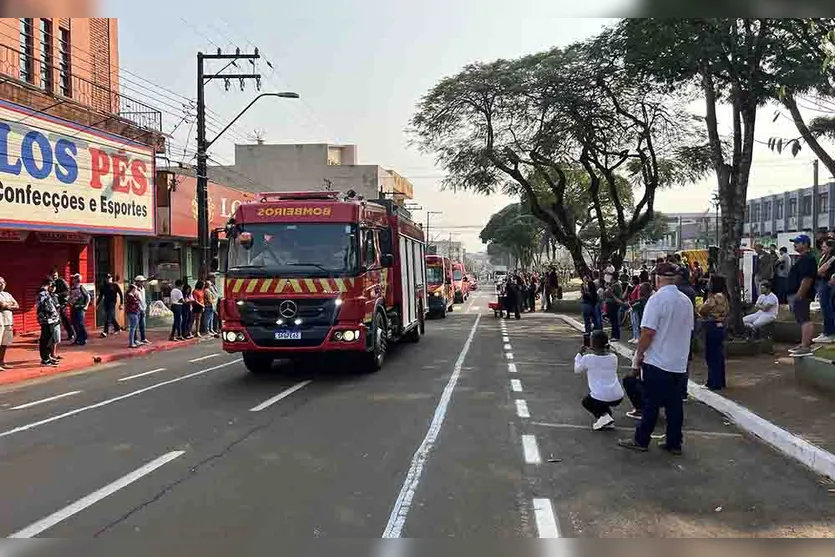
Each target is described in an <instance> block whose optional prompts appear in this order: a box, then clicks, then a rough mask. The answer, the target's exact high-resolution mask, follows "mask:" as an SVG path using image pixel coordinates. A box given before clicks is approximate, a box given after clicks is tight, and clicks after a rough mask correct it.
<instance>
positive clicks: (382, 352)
mask: <svg viewBox="0 0 835 557" xmlns="http://www.w3.org/2000/svg"><path fill="white" fill-rule="evenodd" d="M386 333H387V331H386V322H385V319H383V315H382V314H381V313H380V312H376V313H375V314H374V319H373V321H372V322H371V329H369V331H368V334H369V342H370V350H369V351H368V352H367V353H365V354H364V357H363V365H362V367H363V369H364V370H365V371H367V372H368V373H376V372H378V371H380V370H381V369H382V368H383V362H384V361H385V359H386V351H387V350H388V335H387V334H386Z"/></svg>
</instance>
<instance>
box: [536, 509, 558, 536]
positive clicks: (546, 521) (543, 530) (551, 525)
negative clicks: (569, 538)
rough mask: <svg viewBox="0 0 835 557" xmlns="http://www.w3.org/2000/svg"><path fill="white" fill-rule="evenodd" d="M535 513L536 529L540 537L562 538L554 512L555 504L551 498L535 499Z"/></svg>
mask: <svg viewBox="0 0 835 557" xmlns="http://www.w3.org/2000/svg"><path fill="white" fill-rule="evenodd" d="M533 514H534V517H535V518H536V531H537V533H538V534H539V537H540V538H561V537H562V536H561V535H560V527H559V524H557V517H556V515H555V514H554V505H552V504H551V500H550V499H534V500H533Z"/></svg>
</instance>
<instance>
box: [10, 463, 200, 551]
mask: <svg viewBox="0 0 835 557" xmlns="http://www.w3.org/2000/svg"><path fill="white" fill-rule="evenodd" d="M183 454H185V451H172V452H170V453H168V454H164V455H162V456H161V457H159V458H157V459H156V460H152V461H151V462H149V463H148V464H146V465H145V466H143V467H142V468H139V469H137V470H134V471H133V472H131V473H130V474H128V475H126V476H122V477H121V478H119V479H118V480H116V481H115V482H113V483H111V484H108V485H106V486H104V487H103V488H101V489H99V490H97V491H94V492H93V493H91V494H90V495H87V496H86V497H82V498H81V499H79V500H78V501H76V502H75V503H72V504H70V505H68V506H66V507H64V508H63V509H61V510H60V511H57V512H54V513H52V514H51V515H49V516H48V517H46V518H44V519H42V520H39V521H37V522H35V523H34V524H32V525H30V526H27V527H26V528H24V529H23V530H20V531H18V532H15V533H14V534H12V535H11V536H9V537H10V538H33V537H35V536H37V535H38V534H40V533H41V532H43V531H44V530H48V529H49V528H52V527H53V526H55V525H56V524H58V523H59V522H63V521H65V520H66V519H68V518H70V517H71V516H73V515H76V514H78V513H80V512H81V511H83V510H84V509H86V508H87V507H91V506H93V505H95V504H96V503H98V502H99V501H101V500H102V499H104V498H106V497H109V496H111V495H113V494H114V493H116V492H117V491H119V490H120V489H122V488H125V487H127V486H129V485H130V484H132V483H133V482H135V481H136V480H139V479H141V478H142V477H144V476H147V475H148V474H150V473H151V472H153V471H154V470H156V469H157V468H160V467H161V466H164V465H166V464H168V463H169V462H171V461H172V460H174V459H175V458H179V457H181V456H182V455H183Z"/></svg>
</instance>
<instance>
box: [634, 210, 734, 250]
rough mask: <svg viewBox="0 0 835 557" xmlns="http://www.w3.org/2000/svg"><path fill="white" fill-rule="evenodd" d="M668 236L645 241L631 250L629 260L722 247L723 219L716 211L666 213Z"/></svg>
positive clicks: (666, 234)
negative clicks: (720, 242) (720, 241)
mask: <svg viewBox="0 0 835 557" xmlns="http://www.w3.org/2000/svg"><path fill="white" fill-rule="evenodd" d="M664 218H665V228H666V233H665V234H664V235H663V236H662V237H661V238H659V239H658V240H655V241H649V240H641V241H639V242H637V243H636V244H634V245H633V246H630V248H629V249H628V250H627V255H628V256H629V257H628V259H632V260H634V261H643V260H650V259H655V258H657V257H661V256H664V255H667V254H668V253H671V252H676V251H679V250H689V249H704V248H707V247H709V246H715V245H718V242H719V232H720V231H721V226H722V225H721V219H720V218H719V216H718V215H717V214H716V212H715V211H713V210H708V211H702V212H699V213H664Z"/></svg>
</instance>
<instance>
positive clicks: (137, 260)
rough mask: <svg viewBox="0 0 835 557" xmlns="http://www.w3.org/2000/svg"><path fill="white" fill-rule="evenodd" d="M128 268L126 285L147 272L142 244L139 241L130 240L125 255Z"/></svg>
mask: <svg viewBox="0 0 835 557" xmlns="http://www.w3.org/2000/svg"><path fill="white" fill-rule="evenodd" d="M125 259H126V267H127V270H128V276H126V277H125V283H126V284H127V283H131V282H133V279H135V278H136V277H137V275H141V274H142V273H144V272H145V265H144V261H143V258H142V242H140V241H137V240H128V241H127V249H126V254H125Z"/></svg>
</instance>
